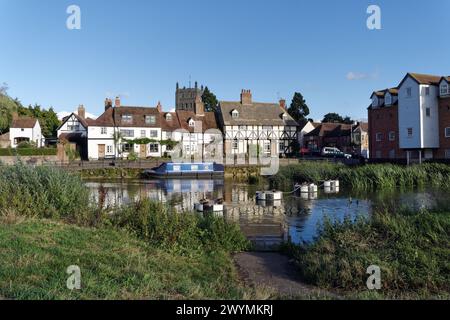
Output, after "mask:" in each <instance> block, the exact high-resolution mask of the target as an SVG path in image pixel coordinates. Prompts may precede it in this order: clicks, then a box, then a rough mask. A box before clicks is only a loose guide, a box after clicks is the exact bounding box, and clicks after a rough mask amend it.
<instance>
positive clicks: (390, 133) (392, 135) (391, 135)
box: [389, 131, 395, 141]
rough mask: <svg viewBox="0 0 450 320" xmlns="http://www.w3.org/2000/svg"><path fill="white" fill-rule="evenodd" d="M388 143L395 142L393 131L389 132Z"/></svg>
mask: <svg viewBox="0 0 450 320" xmlns="http://www.w3.org/2000/svg"><path fill="white" fill-rule="evenodd" d="M389 141H395V131H389Z"/></svg>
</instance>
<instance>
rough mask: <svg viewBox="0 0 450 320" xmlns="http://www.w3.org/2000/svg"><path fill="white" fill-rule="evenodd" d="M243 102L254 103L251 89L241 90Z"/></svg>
mask: <svg viewBox="0 0 450 320" xmlns="http://www.w3.org/2000/svg"><path fill="white" fill-rule="evenodd" d="M241 104H252V93H251V91H250V90H244V89H242V91H241Z"/></svg>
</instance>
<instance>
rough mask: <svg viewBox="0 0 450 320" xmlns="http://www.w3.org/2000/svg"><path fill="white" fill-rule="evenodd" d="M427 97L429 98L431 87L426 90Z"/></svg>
mask: <svg viewBox="0 0 450 320" xmlns="http://www.w3.org/2000/svg"><path fill="white" fill-rule="evenodd" d="M425 95H426V96H429V95H430V87H426V88H425Z"/></svg>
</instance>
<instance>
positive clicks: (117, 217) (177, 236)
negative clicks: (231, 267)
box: [111, 199, 248, 253]
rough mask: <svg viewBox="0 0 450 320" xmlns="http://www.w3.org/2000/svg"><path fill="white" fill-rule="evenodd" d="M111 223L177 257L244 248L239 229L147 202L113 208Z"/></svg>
mask: <svg viewBox="0 0 450 320" xmlns="http://www.w3.org/2000/svg"><path fill="white" fill-rule="evenodd" d="M111 223H112V224H113V225H114V226H116V227H118V228H124V229H126V230H128V231H130V232H132V233H133V234H135V235H136V236H137V237H139V238H141V239H144V240H146V241H148V242H149V243H151V244H154V245H158V246H163V247H166V248H168V249H171V250H175V251H177V252H180V253H189V252H191V251H192V250H201V249H206V250H216V249H225V250H227V251H240V250H243V249H245V248H246V247H247V245H248V242H247V240H246V239H245V237H244V235H243V234H242V233H241V231H240V229H239V227H238V226H237V225H236V224H232V223H228V222H226V221H225V220H224V219H223V218H217V217H213V216H207V217H203V216H199V215H197V214H194V213H177V212H175V211H173V210H172V209H171V208H169V207H167V206H164V205H163V204H161V203H158V202H152V201H150V200H148V199H146V200H142V201H139V202H136V203H133V204H130V205H128V206H124V207H119V208H117V210H116V211H115V212H114V214H113V216H112V217H111Z"/></svg>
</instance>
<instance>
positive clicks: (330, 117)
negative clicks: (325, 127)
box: [322, 112, 353, 124]
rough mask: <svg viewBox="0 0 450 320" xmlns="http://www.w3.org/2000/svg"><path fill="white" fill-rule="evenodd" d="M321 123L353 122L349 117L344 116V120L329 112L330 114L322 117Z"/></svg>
mask: <svg viewBox="0 0 450 320" xmlns="http://www.w3.org/2000/svg"><path fill="white" fill-rule="evenodd" d="M322 122H326V123H345V124H352V123H353V120H352V119H351V118H350V117H349V116H346V117H345V118H343V117H342V116H340V115H339V114H337V113H335V112H330V113H327V114H326V115H325V116H324V117H323V120H322Z"/></svg>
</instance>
